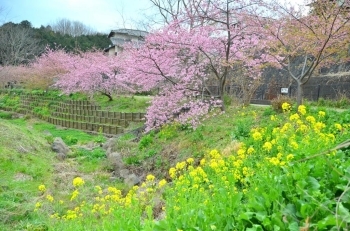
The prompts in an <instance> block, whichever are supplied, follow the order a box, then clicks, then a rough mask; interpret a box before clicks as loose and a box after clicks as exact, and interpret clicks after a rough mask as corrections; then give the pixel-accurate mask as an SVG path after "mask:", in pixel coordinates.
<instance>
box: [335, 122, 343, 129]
mask: <svg viewBox="0 0 350 231" xmlns="http://www.w3.org/2000/svg"><path fill="white" fill-rule="evenodd" d="M334 126H335V128H336V129H338V130H342V129H343V127H342V126H341V124H338V123H336V124H334Z"/></svg>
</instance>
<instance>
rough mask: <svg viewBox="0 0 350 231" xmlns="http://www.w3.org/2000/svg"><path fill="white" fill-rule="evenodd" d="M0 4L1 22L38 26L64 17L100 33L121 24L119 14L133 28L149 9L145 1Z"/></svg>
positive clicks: (10, 0)
mask: <svg viewBox="0 0 350 231" xmlns="http://www.w3.org/2000/svg"><path fill="white" fill-rule="evenodd" d="M0 7H2V8H3V11H2V13H1V18H0V19H1V20H2V22H9V21H12V22H14V23H19V22H21V21H23V20H28V21H29V22H31V23H32V25H33V26H34V27H40V26H41V25H43V26H47V25H48V24H52V23H54V22H56V21H57V20H58V19H62V18H66V19H70V20H72V21H80V22H82V23H84V24H85V25H86V26H89V27H91V28H92V29H93V30H95V31H97V32H104V33H109V32H110V30H112V29H118V28H121V27H124V26H123V20H122V17H121V15H123V16H124V19H125V20H124V21H125V22H126V25H125V26H126V27H129V28H130V27H134V28H135V27H136V23H135V21H140V20H142V19H143V18H144V17H143V15H144V13H146V12H149V11H150V3H149V1H148V0H0ZM138 29H143V28H138Z"/></svg>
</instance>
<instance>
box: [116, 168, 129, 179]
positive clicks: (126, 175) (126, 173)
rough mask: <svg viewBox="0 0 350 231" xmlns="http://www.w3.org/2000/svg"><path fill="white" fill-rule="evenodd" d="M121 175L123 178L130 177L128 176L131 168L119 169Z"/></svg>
mask: <svg viewBox="0 0 350 231" xmlns="http://www.w3.org/2000/svg"><path fill="white" fill-rule="evenodd" d="M118 175H119V177H121V178H123V179H126V178H128V176H129V175H130V171H129V169H126V168H125V169H121V170H119V174H118Z"/></svg>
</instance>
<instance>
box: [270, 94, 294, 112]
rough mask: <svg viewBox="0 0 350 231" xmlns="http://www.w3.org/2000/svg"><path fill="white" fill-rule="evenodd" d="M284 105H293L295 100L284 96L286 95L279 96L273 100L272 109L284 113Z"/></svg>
mask: <svg viewBox="0 0 350 231" xmlns="http://www.w3.org/2000/svg"><path fill="white" fill-rule="evenodd" d="M283 103H288V104H290V105H292V104H293V100H292V99H291V98H290V97H288V96H284V95H281V96H278V97H277V98H275V99H273V100H271V105H272V108H273V110H275V111H276V112H283V109H282V104H283Z"/></svg>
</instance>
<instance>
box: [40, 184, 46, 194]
mask: <svg viewBox="0 0 350 231" xmlns="http://www.w3.org/2000/svg"><path fill="white" fill-rule="evenodd" d="M38 189H39V191H40V192H45V191H46V187H45V185H43V184H41V185H39V187H38Z"/></svg>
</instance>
